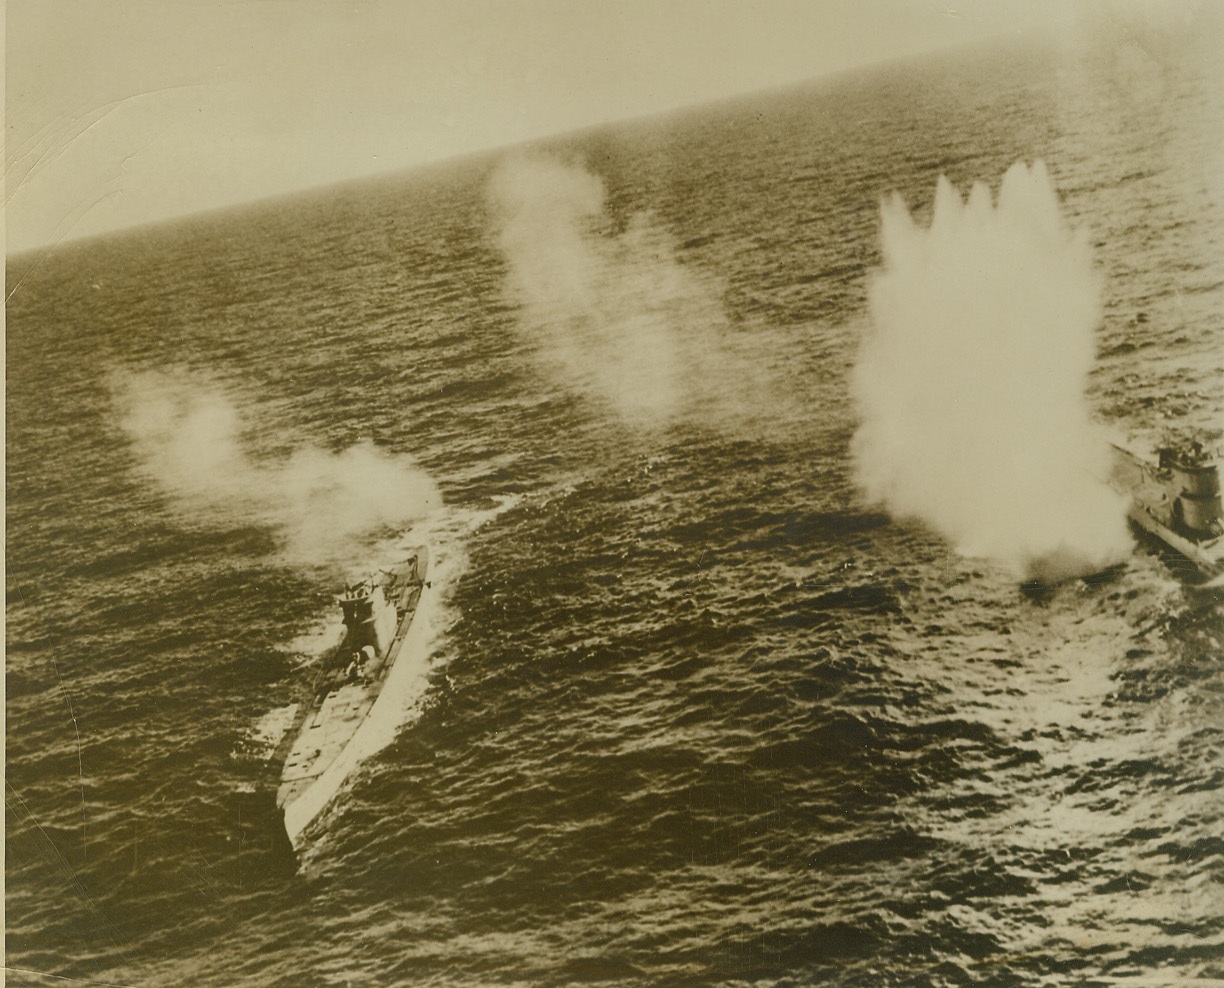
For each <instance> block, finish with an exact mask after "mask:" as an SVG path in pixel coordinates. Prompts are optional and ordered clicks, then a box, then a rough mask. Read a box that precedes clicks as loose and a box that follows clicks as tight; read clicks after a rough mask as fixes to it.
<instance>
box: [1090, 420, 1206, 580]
mask: <svg viewBox="0 0 1224 988" xmlns="http://www.w3.org/2000/svg"><path fill="white" fill-rule="evenodd" d="M1113 449H1114V466H1113V479H1114V483H1115V485H1116V486H1117V487H1118V489H1119V490H1122V491H1123V492H1124V493H1127V494H1129V496H1130V498H1131V503H1130V507H1129V509H1128V510H1127V516H1128V517H1129V518H1130V520H1131V523H1132V524H1133V525H1134V526H1135V527H1136V528H1138V529H1140V530H1141V531H1142V532H1144V533H1146V534H1147V535H1149V536H1151V537H1152V538H1154V539H1157V540H1158V541H1160V542H1161V543H1163V545H1164V546H1166V547H1167V548H1168V549H1170V550H1172V551H1173V552H1175V553H1176V554H1177V555H1178V556H1180V557H1181V558H1183V559H1185V560H1186V561H1187V562H1189V563H1190V564H1191V565H1192V566H1193V567H1194V569H1195V570H1196V571H1197V573H1198V574H1199V575H1201V576H1202V577H1204V578H1206V579H1207V580H1208V581H1210V582H1211V584H1212V585H1215V584H1217V583H1218V582H1219V581H1220V580H1221V579H1222V578H1224V507H1222V506H1221V501H1220V454H1219V452H1218V451H1215V450H1212V449H1210V448H1208V447H1207V446H1206V445H1205V444H1204V443H1203V441H1202V440H1200V439H1192V438H1191V439H1187V438H1181V439H1173V440H1168V441H1166V442H1165V443H1164V444H1162V445H1161V446H1160V447H1158V448H1157V449H1156V450H1155V458H1154V459H1152V458H1148V457H1145V456H1142V455H1140V454H1139V453H1137V452H1135V451H1134V450H1132V449H1129V448H1127V447H1126V446H1124V445H1122V444H1121V443H1114V444H1113Z"/></svg>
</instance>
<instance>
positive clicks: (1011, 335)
mask: <svg viewBox="0 0 1224 988" xmlns="http://www.w3.org/2000/svg"><path fill="white" fill-rule="evenodd" d="M881 241H882V249H883V266H882V268H881V269H880V270H879V271H878V272H876V274H875V275H874V277H873V279H872V282H871V285H870V291H869V309H870V317H871V326H870V328H869V330H868V332H867V333H866V335H865V337H864V339H863V341H862V344H861V348H860V351H859V357H858V363H857V366H856V367H855V369H854V372H853V378H852V391H853V395H854V398H855V400H856V403H857V408H858V413H859V416H860V425H859V428H858V431H857V433H856V435H855V437H854V442H853V453H854V459H855V465H856V472H857V477H858V480H859V483H860V484H861V486H862V487H863V489H864V490H865V492H866V493H867V495H868V496H869V497H871V498H872V499H874V500H878V501H881V502H883V503H884V504H885V505H886V506H887V508H888V509H889V511H890V512H892V513H893V514H895V515H898V516H901V517H917V518H920V519H922V520H923V521H925V522H927V523H928V524H930V525H932V526H933V527H934V528H936V529H937V530H938V531H939V532H941V533H942V534H943V535H944V536H945V537H947V538H948V539H950V540H951V541H952V542H953V543H954V544H955V545H956V546H957V548H958V549H959V550H961V551H962V552H964V553H965V554H968V555H978V556H986V557H990V558H993V559H995V560H998V561H1000V562H1002V563H1004V564H1006V565H1007V566H1009V567H1010V568H1011V569H1012V570H1013V571H1014V572H1016V573H1017V574H1018V575H1025V576H1041V577H1046V578H1057V577H1064V576H1071V575H1075V574H1079V573H1085V572H1089V571H1092V570H1094V569H1097V568H1100V567H1102V566H1104V565H1108V564H1109V563H1112V562H1115V561H1117V560H1118V559H1120V558H1122V557H1123V555H1124V554H1125V553H1126V552H1127V551H1128V549H1129V545H1130V542H1129V537H1128V534H1127V531H1126V524H1125V506H1124V502H1123V499H1122V498H1121V497H1120V495H1118V494H1117V493H1116V492H1115V491H1113V490H1112V489H1111V488H1110V487H1109V486H1108V484H1107V483H1106V482H1105V478H1106V476H1107V474H1108V467H1109V464H1108V457H1109V447H1108V443H1107V441H1106V440H1105V438H1104V437H1103V435H1102V432H1101V430H1100V429H1099V428H1098V427H1097V426H1096V425H1095V424H1094V423H1093V421H1092V418H1091V415H1090V409H1089V405H1088V401H1087V399H1086V396H1085V388H1086V384H1087V378H1088V374H1089V372H1090V370H1091V368H1092V364H1093V360H1094V355H1095V345H1094V334H1095V330H1096V327H1097V325H1098V323H1099V321H1100V318H1101V302H1100V283H1099V278H1098V276H1097V274H1096V272H1095V270H1094V268H1093V261H1092V254H1091V250H1090V247H1089V244H1088V241H1087V239H1086V237H1085V234H1084V233H1083V231H1077V230H1074V229H1072V228H1071V227H1070V226H1069V225H1068V223H1067V222H1066V221H1065V220H1064V218H1063V216H1062V213H1061V210H1060V208H1059V203H1058V198H1057V196H1056V194H1055V191H1054V188H1053V186H1052V184H1051V182H1050V178H1049V175H1048V174H1047V172H1046V169H1045V167H1044V165H1042V164H1041V163H1040V162H1038V163H1036V164H1034V165H1033V166H1032V167H1028V166H1026V165H1025V164H1024V163H1022V162H1021V163H1017V164H1015V165H1013V166H1012V167H1011V168H1010V169H1009V170H1008V172H1007V173H1006V175H1005V176H1004V177H1003V182H1002V186H1001V188H1000V190H999V195H998V201H997V202H992V201H991V195H990V192H989V190H988V189H987V188H986V187H985V186H984V185H981V184H977V185H974V187H973V189H972V191H971V192H970V194H969V198H968V200H967V201H965V200H962V198H961V196H960V194H959V193H958V192H957V191H956V190H955V189H954V188H953V187H952V185H951V184H950V183H949V182H948V181H947V180H946V179H945V178H940V180H939V184H938V188H937V189H936V193H935V205H934V213H933V216H932V220H931V224H930V226H929V227H927V228H923V227H921V226H919V225H918V224H917V223H915V221H914V220H913V218H912V217H911V215H910V213H909V211H908V209H907V208H906V206H905V204H904V203H903V202H902V201H901V199H900V198H899V197H897V196H895V195H894V196H893V197H892V198H891V199H889V200H888V201H886V202H885V203H884V204H883V206H882V208H881Z"/></svg>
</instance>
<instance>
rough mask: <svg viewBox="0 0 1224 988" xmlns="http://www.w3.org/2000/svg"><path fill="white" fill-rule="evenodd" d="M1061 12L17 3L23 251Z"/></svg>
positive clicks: (630, 1) (8, 206) (15, 224)
mask: <svg viewBox="0 0 1224 988" xmlns="http://www.w3.org/2000/svg"><path fill="white" fill-rule="evenodd" d="M1062 10H1063V5H1061V4H1059V3H1058V2H1056V0H1042V2H1032V0H1029V2H1024V3H1021V2H1014V3H1008V2H1004V0H963V2H962V0H382V2H355V0H349V2H339V0H207V2H206V0H8V4H7V23H6V28H5V31H6V38H5V53H6V81H5V87H6V94H5V110H6V136H7V140H6V146H5V223H6V227H7V239H8V248H9V250H10V251H19V250H24V249H26V248H29V247H34V246H40V245H44V244H50V243H56V242H60V241H63V240H66V239H73V238H77V237H82V236H87V235H91V234H96V233H101V232H104V231H107V230H112V229H118V228H121V227H126V226H131V225H135V224H140V223H146V222H149V221H152V220H159V219H166V218H169V217H173V216H177V215H181V214H185V213H191V212H197V211H200V210H205V209H212V208H216V207H220V206H226V205H231V204H235V203H239V202H244V201H249V200H255V199H260V198H264V197H266V196H270V195H276V194H280V193H284V192H289V191H293V190H298V189H304V188H309V187H312V186H318V185H324V184H328V183H332V182H337V181H341V180H344V179H348V178H354V177H358V176H364V175H372V174H378V173H381V172H388V171H394V170H396V169H400V168H404V167H406V166H410V165H414V164H418V163H423V162H428V161H433V160H438V159H441V158H447V157H451V156H454V155H458V154H463V153H467V152H470V151H475V150H479V149H484V148H491V147H498V146H502V145H505V144H510V143H515V142H519V141H522V140H526V139H530V138H533V137H542V136H545V135H548V134H554V133H558V132H562V131H566V130H571V129H574V128H577V127H584V126H588V125H591V124H595V123H600V122H605V121H610V120H617V119H624V118H628V117H635V116H640V115H644V114H649V113H655V112H659V111H662V110H667V109H672V108H675V107H679V106H684V105H689V104H693V103H698V102H702V101H706V100H712V99H717V98H719V97H723V96H728V95H731V94H735V93H741V92H747V91H751V90H756V89H762V88H767V87H771V86H777V85H781V84H784V83H787V82H792V81H797V80H801V79H808V78H812V77H816V76H820V75H825V74H828V73H832V72H837V71H840V70H844V69H847V68H852V67H854V66H857V65H861V64H866V63H872V62H879V61H884V60H888V59H892V58H897V57H901V56H905V55H910V54H915V53H919V52H925V51H931V50H934V49H938V48H942V47H948V46H955V45H965V44H971V43H974V42H978V41H984V40H988V39H991V38H995V37H1000V36H1018V35H1021V34H1026V33H1028V32H1030V31H1032V30H1034V29H1044V30H1047V31H1051V30H1058V29H1060V28H1061V27H1062V26H1064V25H1065V22H1066V17H1065V15H1064V14H1063V13H1062Z"/></svg>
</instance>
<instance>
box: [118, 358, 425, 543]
mask: <svg viewBox="0 0 1224 988" xmlns="http://www.w3.org/2000/svg"><path fill="white" fill-rule="evenodd" d="M110 387H111V394H112V397H113V399H114V401H115V404H116V406H117V408H118V410H119V413H120V424H121V426H122V428H123V430H124V431H125V432H126V433H127V435H128V437H129V439H130V440H131V443H132V446H133V449H134V450H135V452H136V455H137V457H138V459H139V461H140V465H141V468H142V469H143V471H144V472H145V473H146V474H148V475H149V476H150V477H151V478H152V479H153V480H154V481H155V482H156V483H157V484H158V486H159V487H161V488H162V489H163V490H164V491H165V492H166V493H168V494H170V495H171V496H172V497H173V498H174V500H175V502H176V503H177V505H178V507H179V508H181V509H182V510H183V511H184V512H185V513H189V514H190V516H191V517H192V518H193V519H194V520H199V521H203V522H204V523H205V524H210V525H235V524H238V525H257V526H264V527H267V528H269V529H271V530H273V532H274V533H275V534H276V536H277V537H278V539H279V540H280V541H281V542H282V543H283V546H284V551H285V553H286V555H287V556H289V557H290V558H292V559H296V560H301V561H311V562H341V561H343V560H345V559H346V558H348V557H349V556H350V555H351V548H350V547H351V546H352V544H353V540H354V539H357V538H358V537H360V536H363V535H369V534H372V533H374V532H376V531H378V530H379V529H381V528H385V527H387V526H392V525H403V524H405V523H407V522H410V521H412V520H414V519H417V518H420V517H421V516H423V515H424V514H425V513H426V512H427V511H429V510H430V509H432V508H434V507H437V506H438V505H440V504H441V497H440V495H439V492H438V489H437V487H436V486H435V485H434V483H433V481H432V480H431V479H430V478H429V477H428V476H427V475H426V474H424V473H423V472H422V471H421V470H420V469H419V468H417V467H416V466H415V465H414V463H413V461H412V460H411V458H409V457H407V456H403V455H400V456H390V455H388V454H386V453H384V452H382V451H380V450H379V449H377V448H376V447H375V446H373V445H372V444H370V443H358V444H357V445H354V446H350V447H349V448H348V449H345V450H343V451H341V452H338V453H333V452H329V451H327V450H324V449H320V448H318V447H313V446H303V447H300V448H298V449H296V450H294V451H293V452H292V453H291V454H290V455H289V456H288V457H287V458H286V459H283V460H282V461H280V462H276V463H270V464H264V463H258V462H255V461H254V460H252V458H251V457H250V456H249V455H248V454H247V453H246V452H245V451H244V449H243V447H242V443H241V425H242V423H241V420H240V416H239V414H238V411H237V409H236V408H235V406H234V404H233V403H232V402H231V401H230V400H229V399H228V398H227V397H226V395H225V394H224V393H223V392H222V391H221V390H219V389H217V388H212V387H208V386H201V385H200V384H198V383H194V382H193V381H191V380H190V379H188V378H187V376H186V375H180V374H168V373H160V372H143V373H132V372H120V373H116V374H114V375H112V377H111V380H110Z"/></svg>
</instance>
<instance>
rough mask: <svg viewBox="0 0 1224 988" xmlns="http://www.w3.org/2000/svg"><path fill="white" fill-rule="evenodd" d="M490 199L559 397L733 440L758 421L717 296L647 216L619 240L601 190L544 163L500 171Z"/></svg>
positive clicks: (751, 382)
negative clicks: (729, 432) (695, 424)
mask: <svg viewBox="0 0 1224 988" xmlns="http://www.w3.org/2000/svg"><path fill="white" fill-rule="evenodd" d="M490 198H491V200H492V203H493V207H494V211H495V213H496V214H497V216H498V220H499V231H498V243H499V246H500V247H501V249H502V252H503V254H504V255H505V258H506V262H507V269H508V274H507V285H506V290H507V295H508V296H509V297H510V298H511V300H512V301H513V302H515V303H516V304H517V305H518V308H519V328H520V329H521V331H522V332H523V333H524V334H525V336H526V337H527V338H528V339H529V340H531V341H532V342H533V343H534V344H535V345H536V347H537V350H538V353H539V356H540V358H541V359H542V361H543V362H544V363H545V364H546V365H547V366H548V367H549V368H550V369H551V370H552V371H553V372H554V373H555V374H556V376H557V378H558V379H559V380H560V381H561V382H562V383H563V384H564V385H565V386H566V387H569V388H571V389H573V390H576V391H578V392H580V393H582V394H584V395H586V396H587V397H588V398H591V399H593V400H594V401H596V402H599V403H602V404H604V405H605V406H606V407H609V408H610V409H611V410H613V411H614V412H615V413H616V414H618V415H619V416H620V417H621V418H622V419H624V420H625V421H627V422H629V423H631V424H634V425H639V426H650V425H661V424H666V423H668V422H671V421H676V420H678V419H689V420H697V419H699V420H700V421H701V422H702V423H703V424H706V425H712V426H714V427H717V428H733V429H734V428H738V427H742V426H744V425H745V424H747V422H748V420H749V419H751V418H753V417H754V416H755V415H757V414H758V413H759V410H760V408H761V407H762V404H763V402H762V399H761V391H762V389H763V388H768V382H766V381H764V380H763V373H764V371H763V370H762V368H761V366H760V362H759V361H750V360H746V359H744V357H745V353H744V351H745V350H746V349H747V346H748V345H749V343H748V341H747V340H746V338H744V336H743V335H742V334H741V335H739V336H737V334H735V333H733V332H732V331H731V327H730V325H729V320H728V319H727V317H726V315H725V313H724V311H723V308H722V303H721V291H720V286H718V285H717V284H716V283H714V282H713V280H712V279H711V278H710V277H709V276H708V275H704V274H702V273H701V272H700V271H699V270H697V269H695V268H694V267H692V266H691V265H686V264H683V263H682V262H681V261H680V259H679V257H678V255H677V251H676V247H675V244H674V242H673V240H672V239H671V238H670V237H669V236H668V235H667V233H666V232H665V231H663V230H661V229H659V227H658V225H657V223H656V222H655V221H654V220H653V219H652V218H651V217H650V216H649V215H647V214H644V213H638V214H635V215H634V216H632V217H631V218H630V219H629V221H628V222H627V223H626V224H625V225H624V228H623V229H619V230H618V229H616V227H615V224H614V223H613V221H612V219H611V218H610V217H609V216H608V214H607V212H606V211H605V190H604V186H603V182H602V181H601V180H600V179H599V178H598V177H596V176H595V175H592V174H591V173H590V172H588V171H586V170H585V169H584V168H582V167H579V166H577V165H574V164H569V163H566V162H563V161H560V160H558V159H557V158H554V157H551V156H547V155H542V154H520V155H516V156H513V157H510V158H508V159H507V160H506V161H504V162H503V163H502V165H501V167H500V168H499V169H498V171H497V172H496V173H495V174H494V176H493V179H492V181H491V184H490ZM750 398H751V400H750Z"/></svg>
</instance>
